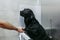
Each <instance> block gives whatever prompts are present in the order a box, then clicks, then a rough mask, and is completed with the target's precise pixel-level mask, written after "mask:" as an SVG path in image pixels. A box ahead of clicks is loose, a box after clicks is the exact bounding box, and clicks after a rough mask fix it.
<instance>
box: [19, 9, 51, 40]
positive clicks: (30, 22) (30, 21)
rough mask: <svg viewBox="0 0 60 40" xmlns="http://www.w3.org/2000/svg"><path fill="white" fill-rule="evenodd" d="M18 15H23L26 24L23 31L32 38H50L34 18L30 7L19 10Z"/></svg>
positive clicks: (47, 39)
mask: <svg viewBox="0 0 60 40" xmlns="http://www.w3.org/2000/svg"><path fill="white" fill-rule="evenodd" d="M20 15H21V16H22V17H24V22H25V25H26V28H25V31H26V33H27V34H28V36H29V37H30V38H32V39H33V40H50V38H49V37H48V35H47V34H46V31H45V30H44V28H43V27H42V25H40V24H39V22H38V21H37V20H36V18H35V16H34V14H33V11H32V10H31V9H24V10H22V11H20Z"/></svg>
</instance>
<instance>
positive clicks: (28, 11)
mask: <svg viewBox="0 0 60 40" xmlns="http://www.w3.org/2000/svg"><path fill="white" fill-rule="evenodd" d="M20 15H21V16H22V17H31V16H34V14H33V11H32V10H31V9H24V10H22V11H20Z"/></svg>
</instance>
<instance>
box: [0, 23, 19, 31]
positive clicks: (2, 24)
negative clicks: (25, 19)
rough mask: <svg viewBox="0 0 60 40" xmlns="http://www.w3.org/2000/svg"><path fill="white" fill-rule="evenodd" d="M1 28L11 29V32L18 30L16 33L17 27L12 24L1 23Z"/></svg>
mask: <svg viewBox="0 0 60 40" xmlns="http://www.w3.org/2000/svg"><path fill="white" fill-rule="evenodd" d="M0 27H1V28H5V29H9V30H16V31H17V30H18V29H17V28H16V27H15V26H13V25H12V24H10V23H8V22H0Z"/></svg>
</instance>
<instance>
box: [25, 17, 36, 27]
mask: <svg viewBox="0 0 60 40" xmlns="http://www.w3.org/2000/svg"><path fill="white" fill-rule="evenodd" d="M34 19H35V17H25V18H24V22H25V25H26V26H28V25H29V24H30V23H31V22H32V21H33V20H34Z"/></svg>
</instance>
